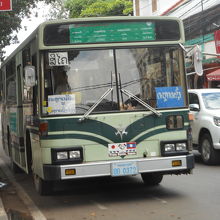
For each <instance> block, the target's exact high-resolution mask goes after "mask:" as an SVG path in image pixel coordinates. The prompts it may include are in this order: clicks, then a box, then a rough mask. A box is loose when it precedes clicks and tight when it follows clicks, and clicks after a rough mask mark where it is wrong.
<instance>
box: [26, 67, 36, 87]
mask: <svg viewBox="0 0 220 220" xmlns="http://www.w3.org/2000/svg"><path fill="white" fill-rule="evenodd" d="M24 77H25V82H24V83H25V86H27V87H33V86H35V85H36V71H35V67H34V66H25V68H24Z"/></svg>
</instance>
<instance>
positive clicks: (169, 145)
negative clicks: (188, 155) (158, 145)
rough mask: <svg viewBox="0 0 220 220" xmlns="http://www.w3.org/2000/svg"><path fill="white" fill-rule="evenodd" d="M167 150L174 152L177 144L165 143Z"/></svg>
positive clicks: (165, 149)
mask: <svg viewBox="0 0 220 220" xmlns="http://www.w3.org/2000/svg"><path fill="white" fill-rule="evenodd" d="M164 151H165V152H172V151H175V144H165V145H164Z"/></svg>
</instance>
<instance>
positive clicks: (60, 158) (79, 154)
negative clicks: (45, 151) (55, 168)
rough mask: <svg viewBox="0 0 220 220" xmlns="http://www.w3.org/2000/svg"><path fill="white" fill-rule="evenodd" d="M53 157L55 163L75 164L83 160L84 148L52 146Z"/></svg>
mask: <svg viewBox="0 0 220 220" xmlns="http://www.w3.org/2000/svg"><path fill="white" fill-rule="evenodd" d="M51 157H52V163H53V164H73V163H81V162H82V161H83V148H82V147H70V148H52V149H51Z"/></svg>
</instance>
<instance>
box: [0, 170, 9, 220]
mask: <svg viewBox="0 0 220 220" xmlns="http://www.w3.org/2000/svg"><path fill="white" fill-rule="evenodd" d="M2 174H3V173H2V171H1V170H0V182H1V181H2V182H3V178H2V176H3V175H2ZM5 187H6V186H3V187H2V188H0V220H8V216H7V214H6V211H5V207H4V205H3V202H2V191H3V190H4V188H5Z"/></svg>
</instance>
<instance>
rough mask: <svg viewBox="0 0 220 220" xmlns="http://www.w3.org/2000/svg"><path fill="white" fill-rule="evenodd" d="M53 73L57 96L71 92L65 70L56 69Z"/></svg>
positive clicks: (61, 68)
mask: <svg viewBox="0 0 220 220" xmlns="http://www.w3.org/2000/svg"><path fill="white" fill-rule="evenodd" d="M53 72H54V78H55V94H66V93H68V92H70V86H69V83H68V76H67V74H66V71H65V70H64V68H63V67H56V68H55V69H54V71H53Z"/></svg>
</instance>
